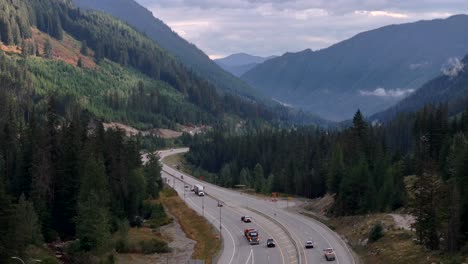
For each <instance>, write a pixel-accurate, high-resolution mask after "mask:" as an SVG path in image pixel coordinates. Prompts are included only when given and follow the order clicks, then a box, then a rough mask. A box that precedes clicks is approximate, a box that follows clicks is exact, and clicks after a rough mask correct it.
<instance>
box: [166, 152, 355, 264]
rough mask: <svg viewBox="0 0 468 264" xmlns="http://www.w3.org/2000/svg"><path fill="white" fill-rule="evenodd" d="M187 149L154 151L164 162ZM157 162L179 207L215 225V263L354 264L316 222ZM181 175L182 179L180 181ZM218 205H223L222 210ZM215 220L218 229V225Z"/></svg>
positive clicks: (349, 254) (336, 238) (334, 236)
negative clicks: (252, 234)
mask: <svg viewBox="0 0 468 264" xmlns="http://www.w3.org/2000/svg"><path fill="white" fill-rule="evenodd" d="M187 151H188V149H187V148H183V149H174V150H167V151H160V152H159V156H160V157H161V160H162V159H163V158H164V157H167V156H170V155H175V154H178V153H184V152H187ZM168 165H170V164H164V163H163V169H162V176H163V178H164V179H166V181H167V182H168V184H169V185H170V186H173V187H174V188H175V189H176V191H177V192H178V194H179V196H180V197H181V198H183V199H185V202H186V203H187V204H188V205H189V206H190V207H192V208H193V209H194V210H196V211H197V212H198V213H200V214H201V215H203V216H204V217H205V218H206V219H207V220H208V221H210V222H211V223H212V224H213V226H215V227H216V228H217V229H218V231H219V228H220V226H221V234H222V238H223V250H222V252H221V254H220V256H218V263H220V264H254V263H262V264H263V263H268V264H276V263H278V264H281V263H282V264H286V263H291V264H294V263H299V264H316V263H337V264H355V263H356V262H355V260H354V256H353V254H352V252H351V250H350V249H349V248H348V247H347V245H346V243H345V242H344V241H343V240H342V239H341V238H340V237H339V236H338V235H337V234H336V233H335V232H333V231H332V230H330V229H329V228H328V227H326V226H325V225H323V224H322V223H320V222H318V221H316V220H314V219H311V218H307V217H305V216H302V215H300V214H296V213H292V212H289V211H286V210H285V208H286V206H287V205H286V202H285V201H277V202H271V201H266V200H265V199H261V198H258V197H255V196H252V195H247V194H243V193H240V192H237V191H234V190H230V189H226V188H222V187H219V186H216V185H213V184H210V183H207V182H204V181H200V180H198V179H196V178H194V177H192V176H191V175H187V174H185V173H183V172H180V171H178V170H175V169H173V168H171V167H169V166H168ZM181 176H183V179H182V177H181ZM195 184H200V185H202V186H204V187H205V190H204V191H205V192H206V195H205V196H198V195H196V194H195V193H194V192H191V191H190V188H191V187H192V186H194V185H195ZM218 203H221V204H223V206H222V207H219V206H218ZM245 215H247V216H251V217H252V222H251V223H244V222H243V221H241V217H242V216H245ZM220 219H221V225H220ZM247 228H255V229H256V230H257V231H258V233H259V236H260V244H258V245H250V244H249V243H248V241H247V239H246V237H245V236H244V230H245V229H247ZM269 238H272V239H274V241H275V242H276V247H272V248H268V247H267V246H266V241H267V239H269ZM308 240H311V241H313V242H314V244H315V245H314V248H308V249H306V248H305V242H306V241H308ZM326 248H333V249H334V251H335V256H336V259H335V260H332V261H327V260H326V259H325V255H324V249H326Z"/></svg>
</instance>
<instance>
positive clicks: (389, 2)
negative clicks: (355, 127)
mask: <svg viewBox="0 0 468 264" xmlns="http://www.w3.org/2000/svg"><path fill="white" fill-rule="evenodd" d="M137 2H139V3H140V4H142V5H143V6H145V7H147V8H148V9H150V10H151V11H152V12H153V14H154V15H155V16H156V17H158V18H160V19H162V20H163V21H164V22H165V23H166V24H168V25H169V26H170V27H171V28H172V29H173V30H174V31H176V32H177V33H178V34H179V35H180V36H182V37H183V38H185V39H187V40H188V41H190V42H192V43H194V44H195V45H197V46H198V47H199V48H200V49H202V50H203V51H204V52H205V53H206V54H208V55H209V56H210V57H212V58H214V57H222V56H226V55H229V54H232V53H238V52H246V53H250V54H253V55H260V56H269V55H281V54H283V53H284V52H287V51H291V52H296V51H300V50H304V49H307V48H310V49H312V50H317V49H321V48H325V47H328V46H330V45H331V44H334V43H336V42H338V41H341V40H344V39H347V38H349V37H352V36H353V35H355V34H357V33H359V32H362V31H365V30H370V29H374V28H377V27H381V26H385V25H389V24H401V23H406V22H412V21H417V20H422V19H435V18H446V17H448V16H451V15H454V14H460V13H464V14H466V13H468V0H137Z"/></svg>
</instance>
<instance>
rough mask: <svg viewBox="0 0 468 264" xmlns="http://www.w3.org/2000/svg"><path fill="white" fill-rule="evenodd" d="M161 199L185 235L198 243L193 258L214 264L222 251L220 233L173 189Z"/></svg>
mask: <svg viewBox="0 0 468 264" xmlns="http://www.w3.org/2000/svg"><path fill="white" fill-rule="evenodd" d="M168 194H170V195H168ZM160 199H161V202H162V203H163V205H164V206H165V207H166V208H167V209H168V211H169V212H170V213H171V214H172V215H173V216H174V217H175V218H176V219H177V220H178V221H179V223H180V225H181V227H182V230H184V232H185V234H187V236H188V237H189V238H191V239H193V240H195V241H196V244H195V248H194V251H193V254H192V258H193V259H201V260H204V261H205V263H206V264H212V259H213V257H214V256H216V255H217V254H218V252H219V250H220V249H221V239H220V237H219V233H218V232H216V231H215V230H214V229H213V226H212V225H211V224H210V223H209V222H208V221H207V220H206V219H205V218H204V217H202V216H201V215H199V214H198V213H197V212H195V211H194V210H192V209H191V208H189V207H188V206H187V205H186V204H185V203H184V201H183V200H182V199H181V198H180V197H179V196H178V195H177V193H174V191H173V190H172V189H169V188H168V189H166V192H164V191H163V193H162V194H161V198H160ZM179 263H183V262H179Z"/></svg>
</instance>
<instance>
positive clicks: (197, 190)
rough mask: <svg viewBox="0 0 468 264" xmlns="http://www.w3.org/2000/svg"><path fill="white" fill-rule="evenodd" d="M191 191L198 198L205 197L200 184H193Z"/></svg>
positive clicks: (203, 189)
mask: <svg viewBox="0 0 468 264" xmlns="http://www.w3.org/2000/svg"><path fill="white" fill-rule="evenodd" d="M193 191H194V192H195V194H197V195H198V196H205V188H204V187H203V186H201V185H200V184H195V185H194V186H193Z"/></svg>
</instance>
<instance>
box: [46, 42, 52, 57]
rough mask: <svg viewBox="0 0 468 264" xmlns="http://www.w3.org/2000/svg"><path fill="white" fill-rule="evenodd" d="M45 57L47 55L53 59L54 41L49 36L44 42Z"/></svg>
mask: <svg viewBox="0 0 468 264" xmlns="http://www.w3.org/2000/svg"><path fill="white" fill-rule="evenodd" d="M44 57H46V58H47V59H52V43H51V42H50V39H48V38H47V39H46V41H45V43H44Z"/></svg>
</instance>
